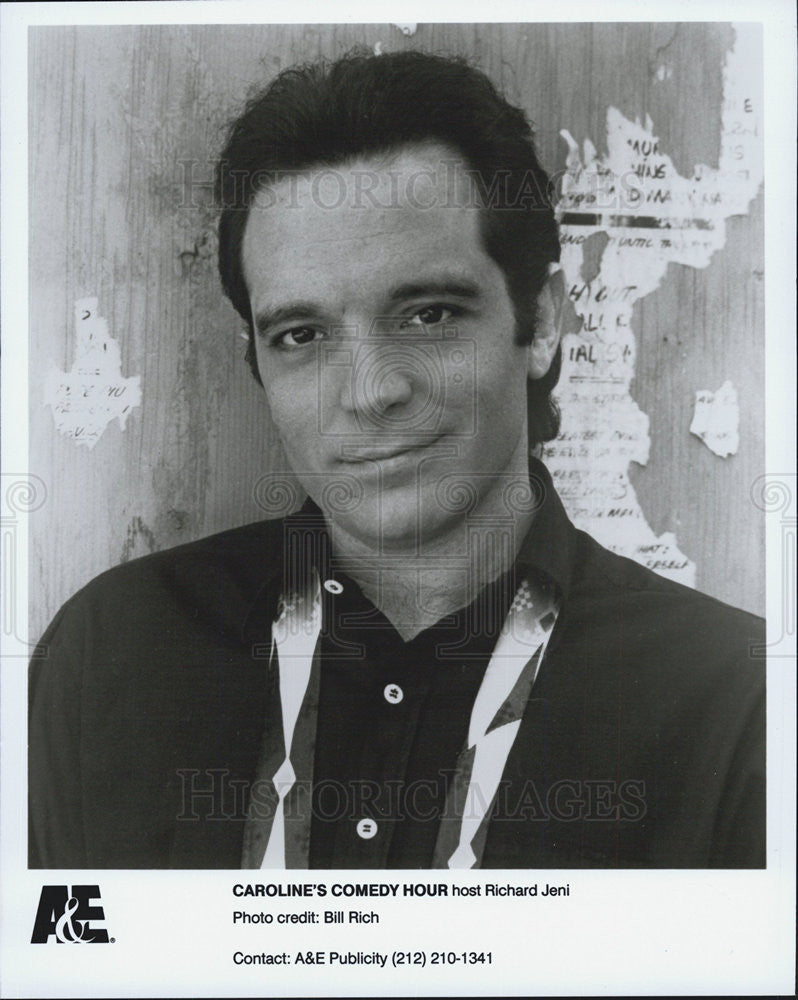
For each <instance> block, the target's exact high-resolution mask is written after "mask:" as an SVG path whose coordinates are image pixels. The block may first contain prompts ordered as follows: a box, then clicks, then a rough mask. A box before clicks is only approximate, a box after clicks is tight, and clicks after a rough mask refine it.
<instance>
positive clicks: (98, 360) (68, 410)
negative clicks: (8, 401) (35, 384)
mask: <svg viewBox="0 0 798 1000" xmlns="http://www.w3.org/2000/svg"><path fill="white" fill-rule="evenodd" d="M75 334H76V347H75V360H74V362H73V364H72V367H71V369H70V370H69V371H68V372H62V371H54V372H52V373H51V374H49V375H48V376H47V377H46V379H45V383H44V405H45V406H49V407H51V409H52V413H53V420H54V421H55V427H56V430H57V431H58V432H59V433H60V434H63V435H64V436H65V437H68V438H71V439H72V440H73V441H74V442H75V443H76V444H82V445H85V446H86V447H87V448H93V447H94V445H95V444H96V443H97V442H98V441H99V439H100V437H101V436H102V433H103V431H104V430H105V428H106V427H107V426H108V424H109V423H110V422H111V421H112V420H118V421H119V426H120V428H121V429H122V430H124V429H125V424H126V423H127V418H128V416H129V415H130V411H131V410H132V409H133V408H134V407H136V406H140V405H141V376H139V375H134V376H133V377H132V378H123V377H122V364H121V358H120V353H119V344H118V343H117V342H116V341H115V340H114V339H113V338H112V337H109V336H108V324H107V322H106V321H105V319H103V317H102V316H98V315H97V299H78V300H77V301H76V302H75Z"/></svg>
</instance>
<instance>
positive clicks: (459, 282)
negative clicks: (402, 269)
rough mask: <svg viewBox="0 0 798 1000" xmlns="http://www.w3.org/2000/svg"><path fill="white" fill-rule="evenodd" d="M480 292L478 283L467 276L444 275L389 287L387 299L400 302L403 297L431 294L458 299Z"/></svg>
mask: <svg viewBox="0 0 798 1000" xmlns="http://www.w3.org/2000/svg"><path fill="white" fill-rule="evenodd" d="M481 294H482V292H481V289H480V287H479V285H478V284H477V283H476V282H474V281H471V280H470V279H469V278H456V277H450V276H448V275H445V276H443V277H440V278H430V279H428V280H424V281H413V282H406V283H405V284H402V285H397V286H396V287H395V288H393V289H391V292H390V294H389V296H388V301H389V302H391V303H393V302H400V301H401V300H403V299H420V298H427V297H429V296H433V295H442V296H446V295H451V296H454V297H455V298H460V299H476V298H479V296H480V295H481Z"/></svg>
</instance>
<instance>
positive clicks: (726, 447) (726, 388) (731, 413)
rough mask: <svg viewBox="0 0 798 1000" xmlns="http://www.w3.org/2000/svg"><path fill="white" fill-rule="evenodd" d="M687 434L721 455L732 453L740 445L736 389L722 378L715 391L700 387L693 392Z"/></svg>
mask: <svg viewBox="0 0 798 1000" xmlns="http://www.w3.org/2000/svg"><path fill="white" fill-rule="evenodd" d="M690 433H691V434H695V436H696V437H699V438H701V440H702V441H703V442H704V444H705V445H706V446H707V448H709V450H710V451H714V452H715V454H716V455H720V457H721V458H728V456H729V455H736V454H737V449H738V448H739V447H740V407H739V405H738V403H737V390H736V389H735V388H734V386H733V385H732V384H731V382H729V381H726V382H724V383H723V385H722V386H721V387H720V389H718V391H717V392H710V391H709V390H708V389H700V390H699V391H698V392H697V393H696V394H695V413H694V414H693V422H692V423H691V424H690Z"/></svg>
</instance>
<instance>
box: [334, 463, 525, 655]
mask: <svg viewBox="0 0 798 1000" xmlns="http://www.w3.org/2000/svg"><path fill="white" fill-rule="evenodd" d="M522 482H523V483H524V485H528V479H527V480H521V479H520V478H519V484H521V483H522ZM505 485H506V483H505ZM506 495H507V494H506V492H505V496H506ZM494 506H496V505H494ZM480 514H481V516H479V517H474V516H469V517H468V518H467V519H461V520H457V521H455V522H454V523H453V524H452V525H451V526H450V528H448V530H444V531H442V532H439V533H438V535H436V537H435V538H434V539H431V540H430V539H415V538H413V539H409V540H407V541H406V543H405V544H404V545H392V546H390V547H380V546H376V547H375V546H371V545H368V544H367V543H365V542H363V541H362V540H361V539H359V538H357V537H355V536H354V535H352V534H350V533H348V532H347V531H345V530H344V529H343V528H341V527H340V526H338V525H332V526H331V537H332V543H333V552H334V554H335V562H336V565H338V566H339V567H340V568H341V570H342V571H343V572H344V573H346V574H347V576H349V577H351V578H352V579H353V580H354V581H355V582H356V583H357V584H358V586H359V587H360V588H361V590H362V591H363V593H364V595H365V596H366V597H367V598H368V599H369V600H370V601H371V602H372V603H373V604H374V605H375V607H377V608H378V609H379V610H380V611H381V612H382V613H383V614H384V615H385V616H386V618H387V619H388V620H389V621H390V622H391V624H392V625H393V626H394V628H395V629H396V630H397V632H398V633H399V634H400V635H401V637H402V638H403V639H404V640H405V641H406V642H407V641H409V640H410V639H412V638H414V637H415V636H416V635H418V634H419V633H420V632H422V631H424V629H426V628H429V627H430V626H431V625H434V624H435V622H437V621H439V620H440V619H441V618H442V617H444V616H445V615H448V614H452V613H453V612H455V611H457V610H459V609H460V608H463V607H466V606H468V605H469V604H470V603H471V602H472V601H473V600H474V599H475V598H476V596H477V594H478V593H479V592H480V591H481V590H482V589H483V588H485V587H487V586H488V585H489V584H491V583H493V582H494V581H495V580H497V579H498V578H499V577H500V576H502V575H503V574H504V573H507V572H508V571H509V570H510V569H511V568H512V566H513V564H514V563H515V559H516V556H517V555H518V551H519V549H520V547H521V543H522V542H523V540H524V538H525V536H526V534H527V532H528V531H529V527H530V525H531V523H532V520H533V518H534V510H533V509H531V508H530V507H525V506H524V505H523V504H520V505H518V509H515V510H511V511H508V509H507V507H506V506H504V505H503V504H502V505H501V509H500V510H499V509H495V510H493V511H492V512H490V511H485V509H484V508H483V509H482V510H481V511H480Z"/></svg>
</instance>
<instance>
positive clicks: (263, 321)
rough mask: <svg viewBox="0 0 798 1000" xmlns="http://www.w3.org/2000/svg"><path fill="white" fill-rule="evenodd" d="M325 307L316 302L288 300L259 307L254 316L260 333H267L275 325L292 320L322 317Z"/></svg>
mask: <svg viewBox="0 0 798 1000" xmlns="http://www.w3.org/2000/svg"><path fill="white" fill-rule="evenodd" d="M322 315H323V309H322V308H321V306H320V305H319V304H318V303H316V302H286V303H285V305H282V306H275V307H274V308H269V307H268V306H266V307H264V308H263V309H258V311H257V312H256V313H255V315H254V317H253V321H254V323H255V329H256V330H257V332H258V333H265V332H266V331H267V330H270V329H271V328H272V327H273V326H277V325H278V324H280V323H286V322H291V320H314V319H321V317H322Z"/></svg>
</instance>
